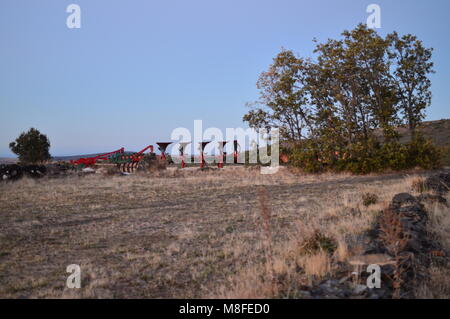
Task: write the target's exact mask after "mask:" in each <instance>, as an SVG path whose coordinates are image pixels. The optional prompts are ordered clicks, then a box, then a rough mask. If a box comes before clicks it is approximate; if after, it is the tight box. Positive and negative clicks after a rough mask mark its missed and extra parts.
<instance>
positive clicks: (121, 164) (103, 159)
mask: <svg viewBox="0 0 450 319" xmlns="http://www.w3.org/2000/svg"><path fill="white" fill-rule="evenodd" d="M148 149H150V152H151V153H153V145H149V146H147V147H146V148H144V149H142V150H141V151H139V152H137V153H125V151H124V148H123V147H122V148H121V149H118V150H116V151H113V152H110V153H106V154H101V155H97V156H94V157H87V158H79V159H77V160H76V161H73V160H72V161H70V163H71V164H72V165H73V166H74V167H75V168H77V169H83V168H86V167H91V166H94V165H95V164H98V163H99V162H100V163H110V164H116V165H117V167H118V168H119V169H120V170H121V171H122V172H128V173H131V172H133V171H134V170H135V169H136V168H137V167H138V166H139V162H140V161H141V160H142V159H143V158H144V152H145V151H147V150H148Z"/></svg>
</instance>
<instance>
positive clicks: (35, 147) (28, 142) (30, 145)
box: [9, 128, 51, 163]
mask: <svg viewBox="0 0 450 319" xmlns="http://www.w3.org/2000/svg"><path fill="white" fill-rule="evenodd" d="M9 148H10V149H11V151H12V152H13V153H14V154H16V155H18V156H19V160H20V162H22V163H39V162H44V161H47V160H49V159H50V158H51V156H50V153H49V149H50V141H49V139H48V138H47V136H46V135H44V134H41V132H39V131H38V130H37V129H35V128H30V130H29V131H28V132H26V133H25V132H23V133H22V134H20V136H19V137H18V138H17V139H16V140H15V141H14V142H11V143H10V144H9Z"/></svg>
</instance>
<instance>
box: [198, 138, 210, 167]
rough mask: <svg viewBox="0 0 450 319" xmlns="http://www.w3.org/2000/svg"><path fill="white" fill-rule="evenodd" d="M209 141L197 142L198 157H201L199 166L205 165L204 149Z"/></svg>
mask: <svg viewBox="0 0 450 319" xmlns="http://www.w3.org/2000/svg"><path fill="white" fill-rule="evenodd" d="M209 143H211V141H209V142H200V143H199V144H200V158H201V163H200V168H203V167H205V164H206V162H205V154H204V151H205V147H206V145H208V144H209Z"/></svg>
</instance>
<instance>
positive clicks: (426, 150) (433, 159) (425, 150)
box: [407, 133, 444, 169]
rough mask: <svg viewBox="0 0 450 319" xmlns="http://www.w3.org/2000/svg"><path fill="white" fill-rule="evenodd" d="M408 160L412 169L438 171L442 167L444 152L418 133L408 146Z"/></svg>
mask: <svg viewBox="0 0 450 319" xmlns="http://www.w3.org/2000/svg"><path fill="white" fill-rule="evenodd" d="M407 149H408V160H409V161H410V165H411V166H412V167H415V166H417V167H421V168H423V169H436V168H439V167H441V166H442V158H443V155H444V154H443V152H442V150H440V149H439V148H438V147H436V146H435V145H434V144H433V142H432V141H431V140H429V139H426V138H425V137H423V135H422V134H420V133H417V134H416V135H415V137H414V138H413V139H412V141H411V142H410V143H409V144H408V145H407Z"/></svg>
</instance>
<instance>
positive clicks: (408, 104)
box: [388, 32, 434, 134]
mask: <svg viewBox="0 0 450 319" xmlns="http://www.w3.org/2000/svg"><path fill="white" fill-rule="evenodd" d="M388 39H389V41H390V42H391V54H392V56H391V58H392V60H393V67H394V71H393V77H394V83H395V85H396V89H397V94H398V100H399V108H400V110H401V111H402V113H403V121H404V123H405V124H407V125H408V127H409V129H410V131H411V133H413V134H414V133H415V130H416V128H417V126H418V124H419V123H420V122H421V121H422V120H423V119H424V118H425V109H426V108H427V107H428V106H430V104H431V90H430V88H431V80H430V78H429V75H430V74H432V73H434V70H433V62H432V61H431V57H432V54H433V49H432V48H425V47H424V45H423V43H422V41H420V40H418V39H417V37H416V36H413V35H411V34H407V35H404V36H402V37H400V36H399V35H398V34H397V32H394V33H392V34H390V35H388Z"/></svg>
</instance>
